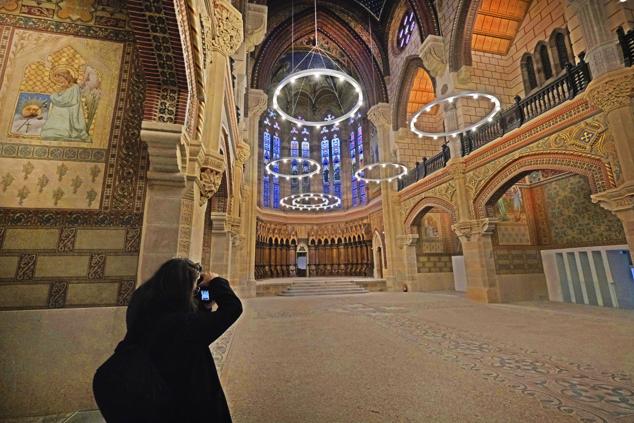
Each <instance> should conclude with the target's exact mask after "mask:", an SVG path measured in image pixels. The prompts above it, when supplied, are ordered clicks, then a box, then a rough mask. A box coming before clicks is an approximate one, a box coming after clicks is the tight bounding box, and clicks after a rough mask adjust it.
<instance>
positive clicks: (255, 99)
mask: <svg viewBox="0 0 634 423" xmlns="http://www.w3.org/2000/svg"><path fill="white" fill-rule="evenodd" d="M268 105H269V96H268V95H266V93H265V92H264V91H262V90H256V89H253V88H252V89H250V90H249V117H250V118H252V119H256V120H257V119H260V116H261V115H262V113H264V111H265V110H266V109H267V107H268Z"/></svg>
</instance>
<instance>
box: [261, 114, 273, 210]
mask: <svg viewBox="0 0 634 423" xmlns="http://www.w3.org/2000/svg"><path fill="white" fill-rule="evenodd" d="M264 123H265V124H267V125H270V123H269V120H268V118H266V120H265V121H264ZM262 137H263V139H264V153H263V155H264V158H263V160H264V166H266V165H267V164H268V163H269V162H270V161H271V133H270V132H269V129H268V128H266V129H265V130H264V135H263V136H262ZM270 179H271V178H270V176H269V175H267V174H266V170H264V174H263V175H262V184H263V186H262V206H263V207H271V193H270V189H271V188H270V183H271V182H270Z"/></svg>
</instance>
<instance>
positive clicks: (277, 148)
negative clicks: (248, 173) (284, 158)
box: [272, 115, 282, 209]
mask: <svg viewBox="0 0 634 423" xmlns="http://www.w3.org/2000/svg"><path fill="white" fill-rule="evenodd" d="M281 150H282V141H281V139H280V124H279V123H278V122H277V115H275V117H274V121H273V154H272V158H273V160H277V159H279V158H280V157H281V152H282V151H281ZM273 170H274V171H276V172H279V171H280V165H279V163H277V164H275V165H274V166H273ZM279 207H280V178H279V176H273V208H274V209H278V208H279Z"/></svg>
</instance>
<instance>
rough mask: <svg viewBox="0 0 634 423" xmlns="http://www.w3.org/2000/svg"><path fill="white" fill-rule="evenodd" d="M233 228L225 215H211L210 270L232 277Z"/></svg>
mask: <svg viewBox="0 0 634 423" xmlns="http://www.w3.org/2000/svg"><path fill="white" fill-rule="evenodd" d="M232 247H233V245H232V242H231V228H230V223H229V219H228V218H227V215H226V214H225V213H214V212H212V213H211V260H210V261H209V263H210V264H209V266H210V270H211V271H212V272H215V273H218V274H220V275H230V274H231V266H230V258H231V250H232Z"/></svg>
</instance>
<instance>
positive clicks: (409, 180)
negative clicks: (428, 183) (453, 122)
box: [398, 144, 451, 190]
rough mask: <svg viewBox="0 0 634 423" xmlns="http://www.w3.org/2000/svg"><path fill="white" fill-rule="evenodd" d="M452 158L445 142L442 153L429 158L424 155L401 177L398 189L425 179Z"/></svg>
mask: <svg viewBox="0 0 634 423" xmlns="http://www.w3.org/2000/svg"><path fill="white" fill-rule="evenodd" d="M450 158H451V154H450V153H449V147H447V145H446V144H443V146H442V150H441V151H440V153H438V154H436V155H435V156H432V157H430V158H429V159H428V158H426V157H424V158H423V161H422V162H420V163H417V164H416V167H414V169H412V170H410V171H409V172H408V173H407V175H405V176H404V177H403V178H401V179H399V180H398V189H399V190H402V189H403V188H405V187H406V186H408V185H411V184H413V183H415V182H416V181H418V180H421V179H423V178H424V177H425V176H427V175H431V174H432V173H434V172H436V171H437V170H440V169H442V168H443V167H445V166H446V165H447V162H448V161H449V159H450Z"/></svg>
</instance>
